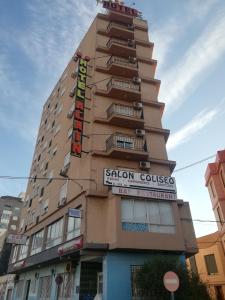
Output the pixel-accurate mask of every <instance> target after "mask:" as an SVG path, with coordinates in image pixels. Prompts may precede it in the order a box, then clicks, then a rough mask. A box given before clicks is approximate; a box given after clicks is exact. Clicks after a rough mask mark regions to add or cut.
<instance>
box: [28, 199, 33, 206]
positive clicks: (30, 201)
mask: <svg viewBox="0 0 225 300" xmlns="http://www.w3.org/2000/svg"><path fill="white" fill-rule="evenodd" d="M32 202H33V199H32V198H30V200H29V204H28V207H31V205H32Z"/></svg>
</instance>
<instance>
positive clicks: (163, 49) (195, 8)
mask: <svg viewBox="0 0 225 300" xmlns="http://www.w3.org/2000/svg"><path fill="white" fill-rule="evenodd" d="M217 2H218V0H189V1H187V2H186V3H183V7H184V12H182V11H179V14H178V15H176V16H172V17H171V18H170V19H169V20H166V22H165V24H159V26H158V27H156V28H154V27H153V29H152V30H151V31H150V35H151V39H152V40H153V41H154V43H155V48H154V58H155V59H157V60H158V68H157V72H159V71H160V70H162V69H163V67H164V66H165V61H166V56H167V55H168V54H169V53H170V52H171V51H174V48H173V47H172V45H173V44H175V43H176V42H177V41H178V39H179V38H180V37H181V36H182V35H183V34H187V28H188V27H189V26H190V25H193V22H195V21H196V20H197V21H198V20H201V19H203V18H204V17H205V16H206V15H207V14H208V13H209V11H210V10H211V9H212V7H213V6H214V5H215V4H216V3H217ZM181 24H182V26H181Z"/></svg>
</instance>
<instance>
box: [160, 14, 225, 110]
mask: <svg viewBox="0 0 225 300" xmlns="http://www.w3.org/2000/svg"><path fill="white" fill-rule="evenodd" d="M224 36H225V14H224V12H223V11H221V12H220V13H218V14H217V15H215V17H214V19H213V20H212V22H211V23H210V24H209V25H208V26H207V27H206V29H205V30H204V32H203V33H202V35H201V36H200V37H199V38H198V39H197V40H196V42H195V43H194V44H193V45H192V46H191V47H190V48H189V49H188V50H187V52H186V53H185V55H184V57H183V59H181V60H180V61H179V62H178V63H177V64H176V65H175V66H174V67H172V68H171V69H170V70H169V71H168V72H167V73H166V74H164V77H163V82H164V83H165V84H162V86H161V93H160V97H161V98H162V99H165V102H166V104H167V105H166V108H167V109H168V108H169V109H173V110H174V109H176V108H178V106H179V105H180V104H181V103H182V101H184V99H185V98H186V97H187V96H188V95H189V94H190V93H191V92H192V91H193V90H194V89H195V88H196V87H197V86H198V84H199V83H200V82H201V81H202V80H203V79H204V76H206V74H208V72H205V70H207V69H209V68H210V67H211V68H212V67H213V64H215V62H216V61H217V60H219V59H220V58H221V57H222V55H223V54H224V52H225V39H224ZM204 72H205V73H204ZM171 106H172V108H171Z"/></svg>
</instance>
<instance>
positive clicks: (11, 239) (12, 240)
mask: <svg viewBox="0 0 225 300" xmlns="http://www.w3.org/2000/svg"><path fill="white" fill-rule="evenodd" d="M26 242H27V236H26V235H22V234H9V235H8V237H7V239H6V243H8V244H16V245H25V244H26Z"/></svg>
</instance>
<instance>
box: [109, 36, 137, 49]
mask: <svg viewBox="0 0 225 300" xmlns="http://www.w3.org/2000/svg"><path fill="white" fill-rule="evenodd" d="M112 44H118V45H122V46H126V47H131V48H136V45H135V42H134V41H133V40H121V39H116V38H112V39H109V40H108V42H107V44H106V46H107V48H110V47H111V45H112Z"/></svg>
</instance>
